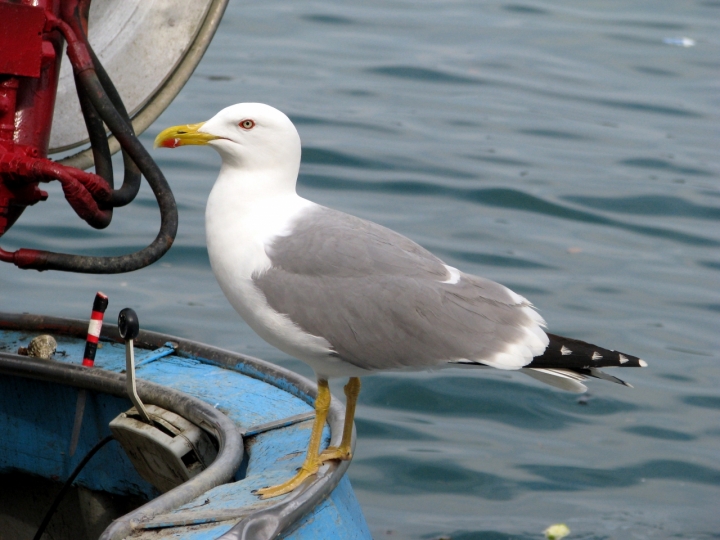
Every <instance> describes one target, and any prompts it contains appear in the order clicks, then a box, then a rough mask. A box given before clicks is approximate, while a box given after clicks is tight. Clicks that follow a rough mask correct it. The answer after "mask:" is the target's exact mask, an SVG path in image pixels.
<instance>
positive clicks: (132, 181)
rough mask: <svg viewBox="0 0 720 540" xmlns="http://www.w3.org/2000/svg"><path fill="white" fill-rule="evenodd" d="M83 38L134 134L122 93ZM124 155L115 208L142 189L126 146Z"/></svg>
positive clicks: (116, 191) (112, 98)
mask: <svg viewBox="0 0 720 540" xmlns="http://www.w3.org/2000/svg"><path fill="white" fill-rule="evenodd" d="M82 39H83V40H84V42H85V46H86V47H87V49H88V53H89V54H90V58H91V59H92V62H93V64H94V65H95V73H96V74H97V77H98V80H99V81H100V84H101V85H102V87H103V89H104V90H105V93H106V94H107V97H108V98H109V99H110V102H111V103H112V104H113V105H114V106H115V108H116V109H117V112H118V114H120V116H121V117H122V119H123V120H125V122H126V123H127V124H128V126H129V127H130V129H131V131H132V133H133V135H134V134H135V129H134V128H133V125H132V120H131V119H130V115H129V114H128V112H127V109H125V104H124V103H123V100H122V98H121V97H120V93H119V92H118V91H117V89H116V88H115V85H114V84H113V82H112V79H110V76H109V75H108V74H107V72H106V71H105V68H104V67H103V65H102V64H101V63H100V60H98V57H97V56H95V51H93V49H92V47H91V46H90V42H89V41H88V39H87V36H86V35H84V34H83V35H82ZM76 86H77V88H78V90H79V89H80V87H81V85H76ZM101 121H102V120H101ZM104 136H105V132H104V131H103V137H104ZM105 143H106V144H107V140H106V141H105ZM122 155H123V166H124V168H125V178H124V179H123V184H122V186H120V188H119V189H115V190H113V192H112V197H111V199H110V202H111V204H112V206H113V208H119V207H121V206H125V205H127V204H129V203H131V202H132V201H133V200H134V199H135V197H136V196H137V194H138V191H140V169H139V168H138V166H137V165H136V164H135V162H134V161H133V160H132V158H131V157H130V154H128V153H127V151H126V150H125V148H123V149H122Z"/></svg>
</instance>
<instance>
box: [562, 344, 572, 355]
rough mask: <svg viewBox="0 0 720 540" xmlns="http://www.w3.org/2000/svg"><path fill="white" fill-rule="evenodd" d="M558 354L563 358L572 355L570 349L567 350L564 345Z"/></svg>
mask: <svg viewBox="0 0 720 540" xmlns="http://www.w3.org/2000/svg"><path fill="white" fill-rule="evenodd" d="M560 353H561V354H562V355H563V356H567V355H568V354H572V351H571V350H570V349H568V348H567V347H566V346H565V345H563V346H562V347H561V348H560Z"/></svg>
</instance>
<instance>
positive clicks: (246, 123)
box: [238, 119, 255, 129]
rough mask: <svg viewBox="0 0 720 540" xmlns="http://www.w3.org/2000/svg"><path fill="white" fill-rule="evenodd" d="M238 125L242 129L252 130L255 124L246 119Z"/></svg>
mask: <svg viewBox="0 0 720 540" xmlns="http://www.w3.org/2000/svg"><path fill="white" fill-rule="evenodd" d="M238 125H239V126H240V127H241V128H243V129H252V128H254V127H255V122H253V121H252V120H250V119H247V120H243V121H242V122H240V123H239V124H238Z"/></svg>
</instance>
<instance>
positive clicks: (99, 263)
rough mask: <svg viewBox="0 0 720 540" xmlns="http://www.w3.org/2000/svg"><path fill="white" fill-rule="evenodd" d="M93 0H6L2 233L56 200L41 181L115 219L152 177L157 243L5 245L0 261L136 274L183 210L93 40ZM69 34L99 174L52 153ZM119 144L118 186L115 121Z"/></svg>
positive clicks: (102, 220) (97, 218) (102, 222)
mask: <svg viewBox="0 0 720 540" xmlns="http://www.w3.org/2000/svg"><path fill="white" fill-rule="evenodd" d="M90 1H91V0H22V1H13V0H0V237H1V236H2V235H3V234H4V233H5V232H6V231H7V230H8V229H9V228H10V227H11V226H12V225H13V223H15V221H16V220H17V219H18V218H19V217H20V215H21V214H22V212H23V211H24V210H25V208H26V207H27V206H29V205H33V204H35V203H37V202H38V201H44V200H45V199H47V193H46V192H44V191H42V190H41V189H39V187H38V186H39V183H40V182H51V181H53V180H57V181H59V182H60V183H61V185H62V189H63V193H64V194H65V198H66V199H67V201H68V203H70V206H71V207H72V208H73V210H74V211H75V212H76V213H77V215H78V216H80V217H81V218H82V219H83V220H85V221H86V222H87V223H88V224H89V225H91V226H92V227H95V228H97V229H102V228H105V227H107V226H108V225H109V224H110V220H111V219H112V212H113V208H116V207H120V206H124V205H126V204H128V203H130V202H131V201H132V200H133V199H134V198H135V196H136V195H137V193H138V190H139V188H140V180H141V174H142V175H143V176H145V178H146V180H147V181H148V183H149V184H150V187H151V189H152V191H153V193H154V194H155V197H156V199H157V202H158V205H159V207H160V215H161V224H160V231H159V232H158V235H157V237H156V238H155V240H154V241H153V242H152V243H151V244H150V245H149V246H147V247H146V248H144V249H142V250H140V251H138V252H137V253H133V254H129V255H123V256H119V257H88V256H80V255H70V254H63V253H53V252H48V251H38V250H33V249H19V250H17V251H15V252H8V251H5V250H3V249H2V248H0V261H3V262H11V263H14V264H15V265H17V266H18V267H20V268H28V269H35V270H63V271H69V272H83V273H96V274H111V273H120V272H129V271H132V270H136V269H138V268H142V267H144V266H147V265H149V264H151V263H153V262H155V261H156V260H158V259H159V258H160V257H162V256H163V255H164V254H165V252H167V250H168V249H170V246H171V245H172V243H173V240H174V239H175V234H176V232H177V223H178V220H177V208H176V206H175V199H174V197H173V194H172V192H171V191H170V187H169V186H168V184H167V181H166V180H165V177H164V176H163V174H162V172H161V171H160V169H159V167H158V166H157V165H156V164H155V162H154V161H153V160H152V158H151V157H150V155H149V154H148V153H147V151H146V150H145V148H144V147H143V146H142V144H141V143H140V142H139V141H138V139H137V137H136V136H135V132H134V130H133V127H132V123H131V121H130V118H129V116H128V114H127V111H126V110H125V107H124V106H123V103H122V100H121V99H120V96H119V94H118V92H117V91H116V89H115V87H114V86H113V84H112V81H111V80H110V78H109V77H108V75H107V73H106V72H105V70H104V69H103V67H102V65H101V64H100V62H99V61H98V59H97V57H96V56H95V54H94V52H93V50H92V48H91V47H90V44H89V42H88V38H87V28H88V13H89V9H90ZM63 41H65V42H67V55H68V57H69V59H70V62H71V64H72V68H73V73H74V77H75V85H76V87H77V89H78V98H79V100H80V105H81V109H82V113H83V117H84V119H85V124H86V127H87V131H88V134H89V136H90V142H91V145H92V153H93V158H94V161H95V171H96V172H95V173H89V172H85V171H83V170H80V169H77V168H74V167H68V166H65V165H62V164H60V163H57V162H54V161H51V160H49V159H48V158H47V155H48V143H49V138H50V128H51V123H52V116H53V109H54V105H55V95H56V91H57V84H58V74H59V71H60V60H61V53H62V46H63ZM105 126H107V128H108V129H109V130H110V132H111V133H112V134H113V135H114V136H115V138H116V139H117V140H118V141H119V143H120V146H121V148H122V152H123V158H124V165H125V177H124V181H123V184H122V186H121V187H120V188H118V189H115V188H114V183H113V169H112V163H111V153H110V149H109V145H108V140H107V136H106V128H105Z"/></svg>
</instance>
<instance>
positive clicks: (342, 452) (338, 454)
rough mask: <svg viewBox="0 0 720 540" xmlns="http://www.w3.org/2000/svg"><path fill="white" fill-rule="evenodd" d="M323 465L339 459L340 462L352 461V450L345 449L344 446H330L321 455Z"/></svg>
mask: <svg viewBox="0 0 720 540" xmlns="http://www.w3.org/2000/svg"><path fill="white" fill-rule="evenodd" d="M318 459H319V460H320V461H321V462H322V463H325V462H326V461H331V460H333V459H339V460H340V461H350V460H351V459H352V452H351V451H350V448H344V447H342V446H328V447H327V448H326V449H325V450H324V451H323V452H321V453H320V456H319V458H318Z"/></svg>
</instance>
